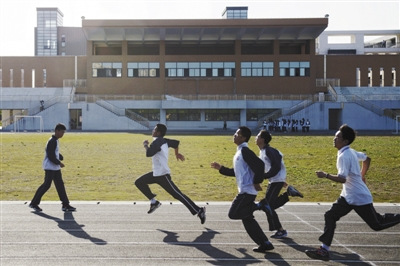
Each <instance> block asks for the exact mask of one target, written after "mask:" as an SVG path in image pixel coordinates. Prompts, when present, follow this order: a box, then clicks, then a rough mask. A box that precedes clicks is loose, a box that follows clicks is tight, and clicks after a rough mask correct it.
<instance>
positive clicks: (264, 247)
mask: <svg viewBox="0 0 400 266" xmlns="http://www.w3.org/2000/svg"><path fill="white" fill-rule="evenodd" d="M273 249H274V246H273V245H272V243H271V242H269V241H268V242H267V243H265V244H264V245H261V246H259V247H256V248H253V251H254V252H258V253H265V252H266V251H268V250H273Z"/></svg>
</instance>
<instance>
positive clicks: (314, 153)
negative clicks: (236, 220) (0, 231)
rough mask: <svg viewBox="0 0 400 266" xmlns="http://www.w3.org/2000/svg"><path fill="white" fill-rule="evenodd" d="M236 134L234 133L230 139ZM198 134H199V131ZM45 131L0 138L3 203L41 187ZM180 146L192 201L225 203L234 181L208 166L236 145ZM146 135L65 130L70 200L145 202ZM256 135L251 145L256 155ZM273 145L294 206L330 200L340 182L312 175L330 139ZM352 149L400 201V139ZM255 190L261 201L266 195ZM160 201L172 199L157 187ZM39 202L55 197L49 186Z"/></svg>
mask: <svg viewBox="0 0 400 266" xmlns="http://www.w3.org/2000/svg"><path fill="white" fill-rule="evenodd" d="M233 133H234V132H232V135H233ZM199 134H201V133H199ZM50 136H51V133H18V134H14V133H2V134H1V195H0V196H1V200H22V201H30V200H31V198H32V196H33V194H34V193H35V191H36V189H37V187H38V186H39V185H40V184H41V183H42V182H43V177H44V172H43V170H42V168H41V165H42V160H43V156H44V147H45V144H46V142H47V140H48V138H49V137H50ZM168 137H169V138H176V139H179V140H180V141H181V145H180V152H181V153H182V154H184V155H185V157H186V161H184V162H181V161H179V162H178V161H176V160H175V157H174V156H173V151H172V150H171V151H170V168H171V171H172V174H171V175H172V178H173V180H174V182H175V183H176V184H177V185H178V187H179V188H180V189H181V190H182V191H183V192H184V193H185V194H187V195H188V196H189V197H191V198H192V199H193V200H195V201H231V200H232V199H233V197H234V196H235V195H236V193H237V188H236V183H235V179H234V178H230V177H225V176H222V175H220V174H219V173H218V171H216V170H215V169H211V167H210V163H211V162H212V161H217V162H219V163H221V164H223V165H225V166H227V167H231V166H232V156H233V154H234V153H235V151H236V145H235V144H234V143H233V142H232V136H231V135H229V136H221V135H218V136H211V135H168ZM145 139H148V140H150V141H151V136H150V132H149V134H146V135H144V134H130V133H70V132H66V134H65V135H64V137H63V138H62V139H61V140H60V146H61V153H62V154H63V156H64V164H65V168H63V170H62V173H63V178H64V182H65V184H66V189H67V193H68V196H69V198H70V200H71V201H72V202H73V201H77V200H95V201H106V200H115V201H122V200H124V201H140V200H146V198H145V197H144V196H143V195H142V194H141V193H140V192H139V191H138V189H137V188H136V187H135V186H134V181H135V179H136V178H137V177H139V176H141V175H142V174H144V173H147V172H149V171H151V159H150V158H146V156H145V152H144V149H143V146H142V142H143V140H145ZM254 140H255V138H254V137H252V139H250V148H251V149H252V150H253V151H255V152H256V154H258V147H257V146H256V145H255V144H254ZM271 145H272V146H273V147H276V148H278V149H279V150H280V151H281V152H282V153H283V154H284V160H285V164H286V167H287V172H288V180H287V181H288V183H290V184H292V185H294V186H295V187H296V188H298V189H299V190H300V191H301V192H303V193H304V195H305V197H304V199H299V198H294V199H293V201H313V202H332V201H335V200H336V199H337V197H338V196H339V194H340V191H341V187H342V186H341V184H339V183H334V182H330V181H328V180H326V179H318V178H317V177H316V175H315V171H316V170H323V171H327V172H329V173H332V174H335V173H336V153H337V150H336V149H335V148H334V147H333V136H273V139H272V142H271ZM352 147H353V148H355V149H357V150H360V151H364V152H366V153H367V154H368V156H370V157H371V158H372V163H371V168H370V171H369V172H368V174H367V180H368V181H367V184H368V186H369V188H370V190H371V192H372V194H373V196H374V201H375V202H397V203H398V202H400V193H399V192H398V189H399V186H400V151H399V147H400V137H399V136H359V137H358V138H357V139H356V141H355V143H353V145H352ZM266 185H267V182H265V183H264V191H263V192H262V193H259V198H261V197H262V195H263V194H264V193H265V187H266ZM152 189H153V191H154V192H155V193H156V194H158V198H159V199H160V200H173V198H172V197H171V196H169V195H168V194H166V193H165V192H164V191H163V190H162V189H160V188H159V187H158V186H157V185H154V186H152ZM43 200H58V196H57V193H56V191H55V188H54V185H53V186H52V187H51V188H50V190H49V191H48V192H47V193H46V194H45V195H44V197H43Z"/></svg>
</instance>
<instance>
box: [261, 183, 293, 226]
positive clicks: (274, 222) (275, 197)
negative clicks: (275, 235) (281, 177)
mask: <svg viewBox="0 0 400 266" xmlns="http://www.w3.org/2000/svg"><path fill="white" fill-rule="evenodd" d="M284 184H285V183H284V182H275V183H270V184H268V188H267V192H266V194H265V199H266V200H267V202H268V203H269V206H270V207H271V215H269V214H268V213H267V219H268V224H269V230H270V231H274V230H279V229H280V228H281V227H282V225H281V222H280V220H279V217H278V214H277V213H276V211H275V210H276V209H278V208H280V207H282V206H283V205H285V204H286V203H287V202H288V201H289V195H288V194H287V192H285V193H283V194H281V195H279V193H280V192H281V190H282V187H283V185H284Z"/></svg>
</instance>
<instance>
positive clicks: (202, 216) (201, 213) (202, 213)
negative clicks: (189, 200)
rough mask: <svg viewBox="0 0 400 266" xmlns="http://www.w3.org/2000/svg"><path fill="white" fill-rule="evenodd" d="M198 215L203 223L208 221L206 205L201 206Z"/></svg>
mask: <svg viewBox="0 0 400 266" xmlns="http://www.w3.org/2000/svg"><path fill="white" fill-rule="evenodd" d="M197 217H199V218H200V222H201V224H204V223H205V222H206V207H203V208H200V211H199V212H198V213H197Z"/></svg>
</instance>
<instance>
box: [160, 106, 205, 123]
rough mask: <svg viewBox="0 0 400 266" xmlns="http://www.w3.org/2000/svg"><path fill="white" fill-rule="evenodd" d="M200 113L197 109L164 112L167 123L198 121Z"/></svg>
mask: <svg viewBox="0 0 400 266" xmlns="http://www.w3.org/2000/svg"><path fill="white" fill-rule="evenodd" d="M200 117H201V112H200V110H198V109H186V110H185V109H170V110H166V120H167V121H200Z"/></svg>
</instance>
